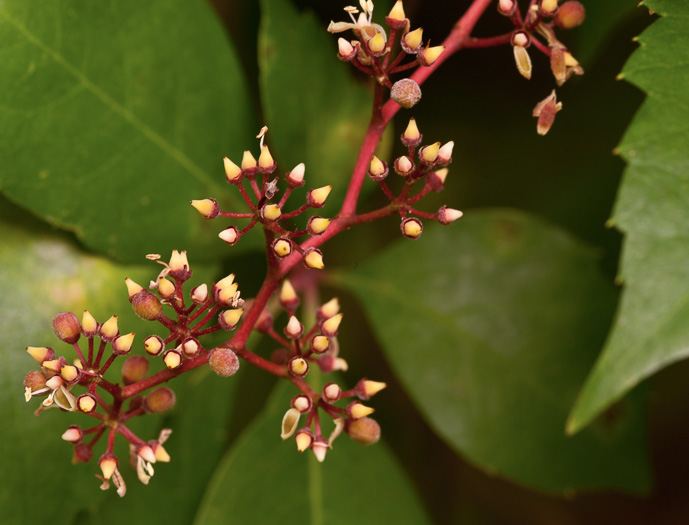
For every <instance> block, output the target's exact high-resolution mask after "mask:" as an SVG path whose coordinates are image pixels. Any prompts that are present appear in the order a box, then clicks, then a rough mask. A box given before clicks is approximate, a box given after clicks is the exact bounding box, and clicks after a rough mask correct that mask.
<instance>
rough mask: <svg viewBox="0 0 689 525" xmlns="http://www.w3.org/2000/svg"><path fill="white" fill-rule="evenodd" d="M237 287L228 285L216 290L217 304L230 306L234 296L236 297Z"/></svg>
mask: <svg viewBox="0 0 689 525" xmlns="http://www.w3.org/2000/svg"><path fill="white" fill-rule="evenodd" d="M238 289H239V285H238V284H237V283H234V284H230V285H229V286H224V287H222V288H220V289H219V290H218V302H220V303H222V304H224V305H228V304H232V301H233V300H234V297H235V295H237V290H238Z"/></svg>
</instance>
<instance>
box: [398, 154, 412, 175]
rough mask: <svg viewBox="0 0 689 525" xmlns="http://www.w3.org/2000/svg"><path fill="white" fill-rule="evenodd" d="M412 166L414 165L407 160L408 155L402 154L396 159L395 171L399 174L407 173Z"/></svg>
mask: <svg viewBox="0 0 689 525" xmlns="http://www.w3.org/2000/svg"><path fill="white" fill-rule="evenodd" d="M413 168H414V165H413V164H412V163H411V160H409V157H407V156H402V157H399V158H398V159H397V171H399V172H400V174H407V173H409V172H410V171H411V170H412V169H413Z"/></svg>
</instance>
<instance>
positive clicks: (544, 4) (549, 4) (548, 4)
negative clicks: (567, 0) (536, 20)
mask: <svg viewBox="0 0 689 525" xmlns="http://www.w3.org/2000/svg"><path fill="white" fill-rule="evenodd" d="M557 7H558V6H557V0H540V2H539V4H538V8H539V12H540V14H541V15H542V16H552V15H554V14H555V13H556V11H557Z"/></svg>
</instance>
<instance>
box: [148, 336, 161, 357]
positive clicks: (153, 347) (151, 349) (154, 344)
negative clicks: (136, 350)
mask: <svg viewBox="0 0 689 525" xmlns="http://www.w3.org/2000/svg"><path fill="white" fill-rule="evenodd" d="M144 350H146V353H147V354H148V355H150V356H152V357H156V356H159V355H160V354H162V353H163V350H165V345H164V344H163V340H162V339H161V338H160V337H158V336H157V335H149V336H148V337H147V338H146V339H144Z"/></svg>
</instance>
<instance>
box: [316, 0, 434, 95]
mask: <svg viewBox="0 0 689 525" xmlns="http://www.w3.org/2000/svg"><path fill="white" fill-rule="evenodd" d="M359 5H360V7H361V12H359V10H358V9H357V8H356V7H352V6H349V7H345V11H346V12H347V14H348V15H349V17H350V19H351V22H330V25H329V26H328V31H329V32H330V33H342V32H345V31H350V30H351V31H352V32H353V33H354V36H355V38H354V39H353V40H346V39H345V38H339V39H338V41H337V57H338V58H339V59H340V60H342V61H344V62H350V63H351V64H352V65H354V66H355V67H356V68H357V69H359V70H361V71H363V72H364V73H366V74H368V75H370V76H371V77H373V78H375V79H376V81H377V82H378V83H379V84H381V85H384V86H387V87H388V88H390V98H391V99H392V100H394V101H395V102H396V103H398V104H399V105H400V106H402V107H403V108H410V107H412V106H414V105H415V104H416V103H417V102H418V101H419V100H420V99H421V88H419V86H418V84H417V83H416V82H415V81H414V80H412V79H409V78H404V79H402V80H399V81H397V82H394V83H393V81H392V80H391V79H390V76H391V75H394V74H397V73H401V72H403V71H407V70H410V69H412V68H415V67H429V66H432V65H433V64H434V63H435V62H436V61H437V60H438V58H440V56H441V55H442V54H443V52H444V51H445V47H444V46H433V47H431V46H430V45H429V44H426V45H425V46H424V43H423V29H421V28H420V27H419V28H416V29H414V30H411V23H410V21H409V19H408V18H407V17H406V15H405V13H404V6H403V5H402V0H397V2H396V3H395V5H393V7H392V9H391V10H390V12H389V13H388V15H387V16H386V17H385V25H386V26H387V27H388V28H389V30H390V32H389V34H388V32H387V30H386V29H385V28H384V27H383V26H381V25H379V24H375V23H373V21H372V20H373V2H372V1H371V0H360V2H359ZM356 15H358V16H356ZM397 35H399V49H400V50H399V52H398V53H397V55H396V56H395V57H392V56H391V50H392V49H393V45H392V42H393V41H394V40H395V37H396V36H397ZM407 58H410V59H411V60H407V61H406V62H405V59H407ZM403 62H404V63H403Z"/></svg>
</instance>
